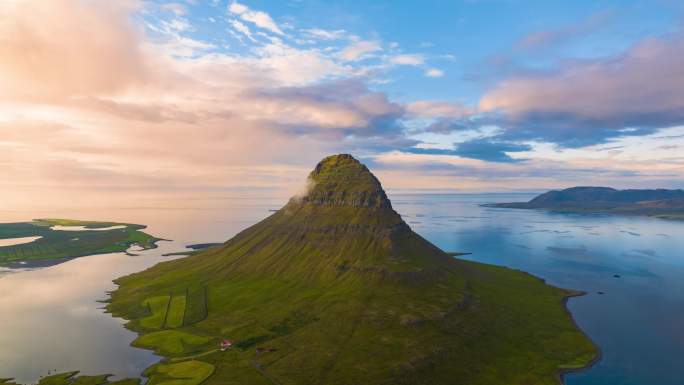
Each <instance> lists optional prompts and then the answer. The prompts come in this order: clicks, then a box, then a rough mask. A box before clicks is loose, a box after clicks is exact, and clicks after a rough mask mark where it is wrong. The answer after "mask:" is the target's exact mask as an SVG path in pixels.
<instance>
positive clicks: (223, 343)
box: [221, 340, 233, 352]
mask: <svg viewBox="0 0 684 385" xmlns="http://www.w3.org/2000/svg"><path fill="white" fill-rule="evenodd" d="M231 346H233V341H231V340H223V341H221V351H222V352H223V351H226V349H228V348H229V347H231Z"/></svg>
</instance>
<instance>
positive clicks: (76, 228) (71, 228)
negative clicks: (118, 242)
mask: <svg viewBox="0 0 684 385" xmlns="http://www.w3.org/2000/svg"><path fill="white" fill-rule="evenodd" d="M125 228H126V226H125V225H116V226H109V227H96V228H90V227H86V226H64V225H55V226H52V227H50V229H51V230H56V231H109V230H118V229H125Z"/></svg>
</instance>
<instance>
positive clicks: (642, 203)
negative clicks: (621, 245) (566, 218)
mask: <svg viewBox="0 0 684 385" xmlns="http://www.w3.org/2000/svg"><path fill="white" fill-rule="evenodd" d="M486 206H490V207H499V208H518V209H547V210H554V211H568V212H595V213H613V214H628V215H642V216H653V217H661V218H667V219H684V190H681V189H677V190H667V189H626V190H617V189H614V188H610V187H592V186H578V187H571V188H567V189H564V190H551V191H548V192H546V193H543V194H540V195H538V196H536V197H534V198H533V199H531V200H530V201H528V202H509V203H494V204H488V205H486Z"/></svg>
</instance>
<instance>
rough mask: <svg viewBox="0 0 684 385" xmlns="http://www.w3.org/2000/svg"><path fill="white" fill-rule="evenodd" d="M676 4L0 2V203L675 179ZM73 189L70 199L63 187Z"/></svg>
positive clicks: (680, 184)
mask: <svg viewBox="0 0 684 385" xmlns="http://www.w3.org/2000/svg"><path fill="white" fill-rule="evenodd" d="M683 11H684V3H681V2H680V1H676V0H614V1H609V0H603V1H601V0H593V1H588V0H587V1H582V0H576V1H560V0H558V1H555V0H548V1H532V0H529V1H523V0H461V1H456V0H452V1H446V0H442V1H437V0H432V1H408V0H393V1H381V0H378V1H372V2H368V1H351V0H349V1H347V0H344V1H343V0H339V1H330V0H326V1H322V0H279V1H266V0H240V1H233V0H207V1H200V0H177V1H173V2H172V1H163V0H118V1H115V2H113V1H105V0H0V151H1V152H0V153H1V154H2V156H0V167H1V168H2V170H3V172H2V173H0V209H5V210H7V209H11V208H13V207H23V206H30V207H34V206H35V207H41V206H46V207H48V206H50V205H65V204H77V203H79V204H92V205H102V204H114V203H116V202H124V201H126V202H129V203H130V202H134V201H136V200H144V199H147V200H148V201H149V200H152V199H155V198H154V197H159V196H166V197H169V196H173V197H178V199H191V197H192V196H215V197H222V196H229V195H240V194H248V195H249V194H269V193H273V192H275V193H283V194H289V193H291V192H293V191H296V190H297V189H298V188H300V187H301V186H302V181H303V180H304V178H305V176H306V175H307V173H308V172H309V171H310V170H311V169H312V168H313V166H314V165H315V164H316V162H317V161H318V160H320V159H321V158H323V157H324V156H326V155H329V154H334V153H351V154H353V155H354V156H356V157H357V158H359V159H360V160H362V161H363V162H364V163H366V164H367V165H368V166H369V167H370V168H371V169H372V171H373V172H374V173H376V174H377V175H378V176H379V178H380V179H381V181H382V182H383V184H384V186H385V187H386V188H387V189H388V190H390V191H397V192H401V191H424V192H485V191H486V192H492V191H544V190H547V189H555V188H564V187H570V186H575V185H604V186H612V187H616V188H656V187H662V188H684V167H682V166H683V165H684V155H683V154H684V153H683V152H682V148H684V32H683V30H682V27H683V23H682V22H683V21H684V19H683V16H684V13H683ZM75 197H76V198H77V199H75Z"/></svg>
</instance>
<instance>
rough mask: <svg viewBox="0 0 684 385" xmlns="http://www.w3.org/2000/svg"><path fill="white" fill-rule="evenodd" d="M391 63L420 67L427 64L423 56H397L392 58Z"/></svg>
mask: <svg viewBox="0 0 684 385" xmlns="http://www.w3.org/2000/svg"><path fill="white" fill-rule="evenodd" d="M389 62H390V63H392V64H397V65H409V66H419V65H422V64H423V63H425V58H423V56H422V55H407V54H404V55H395V56H390V58H389Z"/></svg>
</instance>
